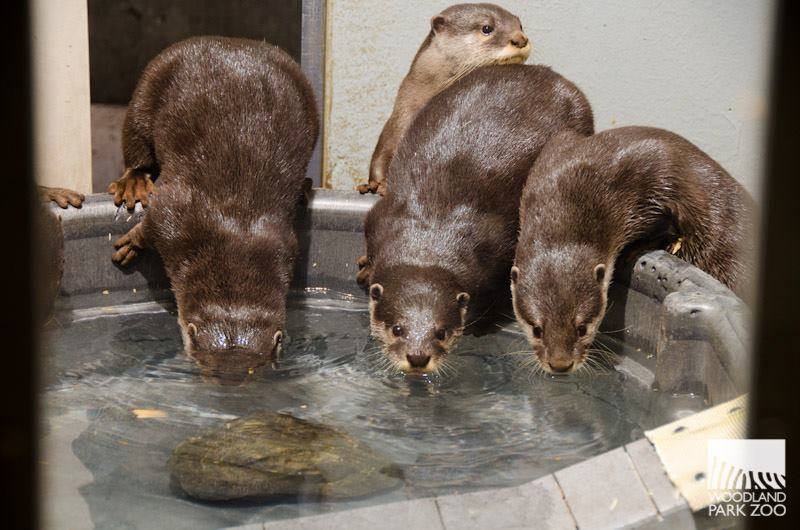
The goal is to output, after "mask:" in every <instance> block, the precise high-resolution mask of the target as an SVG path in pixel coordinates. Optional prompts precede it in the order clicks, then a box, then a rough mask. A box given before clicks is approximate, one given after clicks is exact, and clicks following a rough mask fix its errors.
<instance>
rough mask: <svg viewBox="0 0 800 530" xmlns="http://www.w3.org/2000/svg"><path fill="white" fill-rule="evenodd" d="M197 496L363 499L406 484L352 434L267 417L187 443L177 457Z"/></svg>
mask: <svg viewBox="0 0 800 530" xmlns="http://www.w3.org/2000/svg"><path fill="white" fill-rule="evenodd" d="M169 468H170V472H171V473H172V477H173V478H174V479H176V480H177V482H178V483H179V484H180V486H181V488H183V490H184V491H185V492H186V493H187V494H188V495H190V496H192V497H196V498H198V499H203V500H209V501H222V500H233V499H265V498H269V497H275V496H286V495H288V496H300V497H304V498H305V497H313V498H318V499H328V500H337V499H349V498H354V497H363V496H366V495H370V494H374V493H376V492H379V491H382V490H387V489H390V488H394V487H397V486H399V485H400V484H401V483H402V480H401V476H402V473H401V472H400V470H399V469H398V468H397V467H396V466H395V465H394V464H393V463H392V462H391V461H390V460H389V459H388V458H386V457H385V456H382V455H380V454H378V453H376V452H375V451H373V450H372V449H371V448H370V447H369V446H367V445H365V444H364V443H362V442H360V441H359V440H357V439H355V438H353V437H351V436H349V435H347V434H346V433H344V432H342V431H339V430H336V429H333V428H331V427H327V426H325V425H320V424H317V423H312V422H310V421H305V420H301V419H298V418H295V417H294V416H291V415H289V414H277V413H274V412H259V413H256V414H253V415H251V416H247V417H244V418H239V419H236V420H233V421H231V422H228V423H226V424H225V425H224V426H222V427H221V428H218V429H214V430H211V431H209V432H207V433H205V434H203V435H201V436H197V437H192V438H188V439H187V440H184V441H183V442H181V443H180V444H178V446H177V447H176V448H175V450H174V451H173V452H172V456H171V457H170V460H169Z"/></svg>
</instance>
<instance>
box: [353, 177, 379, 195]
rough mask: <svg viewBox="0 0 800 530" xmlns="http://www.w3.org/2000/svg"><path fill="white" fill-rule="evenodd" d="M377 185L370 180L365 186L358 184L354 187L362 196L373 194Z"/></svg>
mask: <svg viewBox="0 0 800 530" xmlns="http://www.w3.org/2000/svg"><path fill="white" fill-rule="evenodd" d="M378 186H379V184H378V183H377V182H375V181H374V180H370V181H369V182H367V183H366V184H359V185H358V186H356V189H357V190H358V193H360V194H361V195H364V194H365V193H375V192H376V191H377V190H378Z"/></svg>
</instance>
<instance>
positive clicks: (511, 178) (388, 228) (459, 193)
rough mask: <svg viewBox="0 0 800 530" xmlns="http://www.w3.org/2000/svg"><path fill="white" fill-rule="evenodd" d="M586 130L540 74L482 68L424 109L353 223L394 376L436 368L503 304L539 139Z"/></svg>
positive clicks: (539, 70)
mask: <svg viewBox="0 0 800 530" xmlns="http://www.w3.org/2000/svg"><path fill="white" fill-rule="evenodd" d="M565 128H570V129H574V130H575V131H577V133H578V134H591V133H592V132H593V118H592V112H591V108H590V106H589V103H588V101H587V100H586V98H585V97H584V95H583V94H582V93H581V92H580V91H579V90H578V89H577V88H576V87H575V86H574V85H573V84H572V83H570V82H569V81H567V80H566V79H564V78H563V77H561V76H560V75H558V74H557V73H555V72H553V71H552V70H550V69H549V68H546V67H543V66H524V65H511V66H488V67H484V68H480V69H478V70H476V71H474V72H473V73H471V74H470V75H468V76H466V77H464V78H463V79H460V80H459V81H457V82H456V83H454V84H453V85H452V86H451V87H449V88H448V89H446V90H444V91H443V92H441V93H440V94H438V95H436V96H434V97H433V99H431V101H430V103H429V104H428V105H426V106H425V108H424V109H423V110H422V111H421V112H420V114H419V115H418V116H417V117H416V119H415V120H414V122H413V124H412V125H411V127H410V128H409V130H408V133H407V134H406V136H405V137H404V139H403V141H402V142H401V144H400V146H399V148H398V151H397V155H396V156H395V158H394V160H393V161H392V166H391V172H392V179H393V184H392V186H391V187H389V189H388V190H387V193H386V195H385V196H384V197H383V198H382V199H381V200H379V201H378V202H377V203H376V204H375V206H374V207H373V208H372V209H371V210H370V212H369V214H368V215H367V218H366V221H365V232H366V234H365V236H366V243H367V254H366V256H364V257H362V258H360V260H359V264H360V265H362V266H363V269H362V270H361V271H360V272H359V275H358V280H359V282H360V283H362V284H367V285H369V292H370V298H371V326H372V334H373V336H374V337H375V338H376V339H377V340H378V341H379V342H380V343H381V344H382V345H383V347H384V350H385V352H386V354H387V356H388V359H389V360H390V361H391V363H392V364H393V365H394V366H395V367H396V368H399V369H403V370H406V371H416V372H428V371H435V370H437V369H438V368H439V367H440V366H441V364H442V362H443V361H444V359H445V356H446V353H447V351H449V350H450V349H451V348H452V347H453V346H454V345H455V343H456V342H457V340H458V337H459V336H460V335H461V334H462V333H463V332H464V331H465V328H469V331H473V332H474V331H475V330H477V329H480V327H481V326H486V324H487V321H489V320H490V318H491V317H490V313H489V311H490V309H493V308H500V307H501V306H503V304H507V303H508V302H509V299H510V293H509V289H508V274H509V269H510V267H511V262H512V259H513V257H514V246H515V244H516V239H517V226H518V216H519V197H520V194H521V192H522V186H523V185H524V183H525V179H526V178H527V175H528V171H529V170H530V167H531V165H532V164H533V162H534V160H535V159H536V157H537V156H538V155H539V151H540V150H541V149H542V147H543V146H544V144H545V143H546V141H547V140H548V139H549V138H550V137H551V136H553V135H554V134H556V133H557V132H558V131H560V130H562V129H565Z"/></svg>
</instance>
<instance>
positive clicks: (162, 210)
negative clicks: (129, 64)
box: [113, 37, 318, 370]
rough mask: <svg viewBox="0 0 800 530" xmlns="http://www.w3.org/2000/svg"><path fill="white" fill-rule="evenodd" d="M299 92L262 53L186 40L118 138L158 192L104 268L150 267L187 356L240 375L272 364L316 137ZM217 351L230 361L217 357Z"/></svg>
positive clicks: (142, 94)
mask: <svg viewBox="0 0 800 530" xmlns="http://www.w3.org/2000/svg"><path fill="white" fill-rule="evenodd" d="M315 109H316V106H315V102H314V96H313V93H312V90H311V87H310V85H309V83H308V81H307V80H306V78H305V76H304V75H303V74H302V72H301V71H300V68H299V66H298V65H297V63H295V62H294V61H293V60H292V59H291V58H290V57H289V55H287V54H286V53H284V52H283V51H281V50H280V49H278V48H276V47H274V46H272V45H270V44H267V43H265V42H259V41H251V40H244V39H229V38H221V37H199V38H192V39H188V40H185V41H182V42H180V43H178V44H175V45H173V46H171V47H170V48H167V49H166V50H165V51H163V52H162V53H161V54H160V55H159V56H158V57H156V58H155V59H154V60H153V61H152V62H151V63H150V64H149V65H148V66H147V67H146V69H145V71H144V73H143V75H142V78H141V80H140V81H139V85H138V86H137V88H136V91H135V92H134V96H133V99H132V101H131V104H130V108H129V111H128V115H129V120H128V121H129V123H130V124H131V126H130V127H128V128H126V129H125V131H124V134H123V143H124V145H125V152H126V153H127V155H126V156H130V155H131V154H132V153H137V156H138V158H135V159H133V158H128V162H129V167H133V168H136V171H140V172H142V173H147V174H152V173H154V172H155V171H156V168H157V170H158V172H159V192H158V194H157V195H155V196H154V198H153V202H152V204H151V205H150V207H149V208H148V209H147V212H146V214H145V217H144V219H143V221H142V222H141V223H139V224H138V225H136V226H135V227H134V228H133V229H132V230H130V231H129V232H128V233H127V234H126V235H125V236H123V237H122V238H120V239H119V240H118V241H117V242H116V243H115V247H116V248H118V249H119V250H118V251H117V252H116V253H115V254H114V256H113V260H114V261H115V262H118V263H120V264H122V265H126V264H127V263H129V262H130V261H131V260H132V259H133V258H134V257H135V256H136V254H137V252H139V250H140V249H142V248H145V247H153V248H155V249H156V250H157V251H158V253H159V254H160V255H161V257H162V258H163V260H164V265H165V267H166V270H167V274H168V276H169V278H170V281H171V284H172V289H173V291H174V293H175V298H176V302H177V306H178V322H179V324H180V326H181V330H182V333H183V337H184V345H185V349H186V352H187V354H189V355H190V356H192V357H194V358H195V359H197V360H198V361H199V362H200V364H201V365H202V366H206V367H220V366H227V368H228V369H230V368H231V367H230V363H229V362H227V361H228V360H229V359H234V358H235V359H238V360H239V362H238V363H236V364H237V367H238V368H239V369H241V370H249V369H252V368H253V367H255V366H258V365H261V364H264V363H265V362H266V361H267V360H268V359H270V358H274V356H275V355H277V353H278V351H279V348H280V344H281V341H282V337H283V331H282V330H283V327H284V322H285V305H286V294H287V291H288V288H289V281H290V279H291V274H292V269H293V261H294V259H295V255H296V250H297V241H296V237H295V234H294V231H293V229H292V222H293V219H294V215H295V211H296V205H297V202H298V197H300V194H301V190H302V188H303V184H304V178H305V172H306V166H307V165H308V161H309V159H310V157H311V151H312V149H313V147H314V143H315V141H316V138H317V134H318V117H317V114H316V110H315ZM229 354H230V355H229Z"/></svg>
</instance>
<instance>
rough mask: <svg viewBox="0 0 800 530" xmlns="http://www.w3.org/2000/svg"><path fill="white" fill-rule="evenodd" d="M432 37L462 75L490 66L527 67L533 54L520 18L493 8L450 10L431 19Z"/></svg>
mask: <svg viewBox="0 0 800 530" xmlns="http://www.w3.org/2000/svg"><path fill="white" fill-rule="evenodd" d="M431 36H432V44H433V46H435V47H436V49H437V50H438V51H439V52H440V53H441V54H443V55H444V57H446V58H447V60H448V62H449V63H451V64H454V65H458V67H459V68H460V69H461V70H463V71H462V72H460V74H462V75H463V74H466V73H467V72H469V71H470V70H471V69H473V68H477V67H479V66H486V65H489V64H514V63H524V62H525V60H526V59H527V58H528V56H529V55H530V53H531V44H530V41H529V40H528V37H527V36H525V33H524V32H523V31H522V23H521V22H520V20H519V18H518V17H517V16H516V15H513V14H511V13H509V12H508V11H506V10H505V9H503V8H502V7H499V6H496V5H493V4H457V5H454V6H450V7H448V8H447V9H445V10H444V11H442V12H441V13H439V14H438V15H436V16H435V17H433V18H432V19H431ZM457 73H458V72H457Z"/></svg>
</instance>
